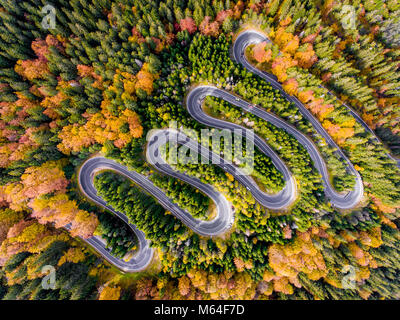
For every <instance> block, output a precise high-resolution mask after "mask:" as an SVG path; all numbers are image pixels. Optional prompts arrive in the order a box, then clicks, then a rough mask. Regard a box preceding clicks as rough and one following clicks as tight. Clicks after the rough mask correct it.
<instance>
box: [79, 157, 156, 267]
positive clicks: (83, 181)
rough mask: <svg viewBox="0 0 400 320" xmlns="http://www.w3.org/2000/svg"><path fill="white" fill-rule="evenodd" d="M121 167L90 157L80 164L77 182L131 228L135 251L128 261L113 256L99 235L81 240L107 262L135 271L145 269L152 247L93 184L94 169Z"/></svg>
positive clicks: (89, 196) (84, 191) (141, 233)
mask: <svg viewBox="0 0 400 320" xmlns="http://www.w3.org/2000/svg"><path fill="white" fill-rule="evenodd" d="M121 167H122V169H124V170H126V168H125V167H123V166H122V165H120V164H118V163H117V162H115V161H113V160H110V159H106V158H103V157H95V158H90V159H89V160H87V161H86V162H85V163H84V164H83V165H82V166H81V168H80V170H79V174H78V182H79V186H80V188H81V190H82V192H83V193H84V194H85V196H86V197H87V198H88V199H90V200H92V201H93V202H95V203H96V204H97V205H99V206H101V207H103V208H105V209H107V210H109V211H111V212H112V213H113V214H114V215H116V216H117V217H118V218H120V219H121V220H122V221H124V222H125V223H126V224H127V225H128V226H129V227H130V228H131V229H132V231H133V233H134V234H135V235H136V237H137V239H138V247H139V248H138V251H137V253H136V254H135V255H134V256H133V257H132V258H131V259H130V260H129V261H124V260H122V259H119V258H116V257H114V256H113V255H112V254H111V252H110V250H108V249H107V248H106V244H105V243H104V240H103V239H102V238H101V237H99V236H93V237H91V238H89V239H83V240H84V241H85V242H87V243H88V244H90V245H91V246H92V247H94V248H95V249H96V250H97V251H98V252H99V253H100V254H101V255H102V256H103V257H104V258H105V259H106V260H107V261H108V262H110V263H111V264H113V265H114V266H116V267H117V268H119V269H121V270H123V271H125V272H136V271H141V270H144V269H146V267H147V266H148V265H149V263H150V262H151V260H152V258H153V254H154V252H153V249H152V248H150V243H149V241H147V239H146V238H145V235H144V233H143V232H142V231H140V230H138V229H137V228H136V227H135V226H134V225H133V224H131V223H129V219H128V217H127V216H126V215H125V214H123V213H121V212H119V211H116V210H114V209H113V208H112V207H111V206H109V205H107V203H106V202H105V201H104V200H103V199H102V198H101V197H99V196H98V195H97V190H96V188H95V187H94V184H93V179H94V175H95V173H96V171H98V170H101V169H110V170H115V171H118V172H119V171H120V170H119V169H120V168H121ZM126 171H128V170H126ZM128 172H131V171H128Z"/></svg>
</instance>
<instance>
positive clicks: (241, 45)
mask: <svg viewBox="0 0 400 320" xmlns="http://www.w3.org/2000/svg"><path fill="white" fill-rule="evenodd" d="M260 42H270V40H269V39H268V37H267V36H265V35H264V34H262V33H260V32H257V31H255V30H247V31H244V32H242V33H241V34H240V35H239V36H238V37H237V39H236V41H235V43H234V46H233V56H234V58H235V60H236V62H238V63H240V64H241V65H243V66H244V67H245V68H246V69H247V70H249V71H250V72H252V73H254V74H256V75H258V76H260V77H261V78H263V79H264V80H266V81H267V82H269V83H270V84H271V86H272V87H273V88H274V89H277V90H279V91H280V92H281V93H282V94H283V96H284V97H285V98H286V99H288V100H289V101H291V102H293V103H294V104H295V105H296V106H297V107H298V108H299V110H300V112H301V113H302V114H303V116H305V117H306V118H307V119H308V120H309V121H310V122H311V123H312V124H313V126H314V128H315V129H317V131H318V133H320V134H321V135H323V136H324V138H325V139H326V140H327V142H328V143H329V144H330V145H332V146H333V145H335V143H334V141H333V140H332V138H331V137H330V136H329V135H328V134H327V133H326V132H325V134H323V133H322V131H324V128H323V127H322V126H321V124H320V123H319V122H318V120H316V119H315V118H314V116H313V115H312V114H311V112H310V111H308V109H306V107H305V106H304V105H303V104H302V103H301V102H300V101H299V100H298V99H297V98H296V97H294V96H291V95H289V94H287V93H286V92H285V91H284V90H283V88H282V85H281V84H280V83H279V82H278V81H277V78H276V77H275V76H274V75H272V74H270V73H268V72H265V71H261V70H259V69H257V68H255V67H254V66H253V65H252V64H251V63H250V62H249V61H248V60H247V59H246V56H245V54H244V53H245V50H246V47H248V46H249V45H252V44H257V43H260ZM320 87H321V88H325V89H326V90H327V91H328V93H329V94H332V93H331V92H330V91H329V90H328V89H327V88H326V87H323V86H320ZM343 105H344V106H345V107H346V108H347V109H348V110H349V112H350V114H351V115H352V116H353V117H354V118H355V119H356V121H357V122H358V123H359V124H361V125H362V126H363V127H364V129H365V130H366V131H368V132H369V133H371V134H372V135H373V138H374V140H376V141H379V142H381V141H380V139H379V138H378V137H377V136H376V135H375V133H374V131H373V130H372V129H371V128H370V127H369V126H368V125H367V124H366V123H365V121H364V120H363V119H362V118H361V117H360V115H359V114H358V113H357V112H355V111H354V110H353V109H352V108H351V107H350V106H348V105H347V104H343ZM318 127H319V128H318ZM320 131H321V132H320ZM387 156H388V157H389V158H390V159H392V160H393V161H396V164H397V167H399V168H400V159H398V158H396V157H394V156H393V155H391V154H390V153H388V154H387Z"/></svg>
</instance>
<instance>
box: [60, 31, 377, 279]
mask: <svg viewBox="0 0 400 320" xmlns="http://www.w3.org/2000/svg"><path fill="white" fill-rule="evenodd" d="M262 41H268V38H267V37H265V36H264V35H263V34H261V33H258V32H256V31H245V32H243V33H241V34H240V35H239V37H238V38H237V40H236V41H235V43H234V47H233V53H234V57H235V60H236V61H237V62H239V63H241V64H242V65H243V66H244V67H245V68H247V69H248V70H249V71H251V72H253V73H255V74H257V75H259V76H260V77H262V78H263V79H265V80H267V81H268V82H269V83H270V84H271V85H272V87H273V88H275V89H278V90H280V92H281V93H282V95H283V96H284V97H285V98H286V99H288V100H289V101H291V102H293V103H294V104H295V105H296V106H297V107H298V108H299V110H300V112H301V113H302V114H303V116H305V117H306V118H307V119H308V120H309V121H310V122H311V123H312V125H313V126H314V128H315V129H316V131H317V132H318V133H319V134H321V135H322V136H323V137H324V138H325V140H326V141H327V143H329V144H330V145H331V146H332V147H334V148H335V149H336V150H337V152H338V153H339V154H340V155H341V156H342V157H343V159H345V161H346V162H347V164H348V168H349V171H350V172H351V173H353V174H354V175H355V177H356V185H355V188H354V190H353V191H350V192H348V193H347V194H339V193H337V192H336V191H335V190H334V189H333V187H332V186H331V185H330V183H329V175H328V171H327V168H326V164H325V162H324V161H323V159H322V157H321V155H320V154H319V152H318V150H317V148H316V146H315V145H314V143H313V142H312V141H311V140H310V139H309V138H308V137H307V136H305V135H304V134H302V133H301V132H300V131H298V130H297V129H296V128H295V127H293V126H292V125H290V124H288V123H286V122H285V121H283V120H282V119H280V118H278V117H276V116H274V115H272V114H270V113H268V112H266V111H265V110H262V109H260V108H258V107H256V106H253V105H250V104H249V103H248V102H246V101H244V100H243V99H239V98H237V97H235V96H234V95H232V94H230V93H228V92H226V91H224V90H221V89H218V88H216V87H212V86H199V87H197V88H195V89H193V90H192V91H191V92H190V93H189V94H188V96H187V99H186V104H187V108H188V111H189V113H190V114H191V116H192V117H193V118H194V119H196V120H197V121H199V122H200V123H203V124H205V125H207V126H211V127H215V128H219V129H229V130H231V131H233V130H235V133H237V132H241V135H242V136H244V137H247V136H249V130H248V129H246V128H244V127H242V126H239V125H237V124H234V123H230V122H226V121H222V120H219V119H215V118H213V117H210V116H208V115H207V114H206V113H205V112H204V111H203V109H202V102H203V100H204V98H205V97H206V96H208V95H210V96H215V97H218V98H221V99H224V100H226V101H227V102H229V103H231V104H233V105H236V106H237V107H240V108H242V109H243V110H245V111H247V112H250V113H252V114H254V115H255V116H257V117H260V118H262V119H264V120H265V121H269V122H271V123H272V124H273V125H275V126H277V127H279V128H281V129H284V130H285V131H287V132H288V133H289V134H291V135H293V136H294V137H295V138H296V139H297V140H298V141H299V142H300V143H301V144H302V145H303V146H304V148H305V149H306V150H307V151H308V152H309V154H310V157H311V159H312V160H313V161H314V164H315V166H316V168H317V170H318V171H319V172H320V174H321V176H322V179H323V184H324V187H325V193H326V195H327V197H328V198H329V199H330V201H331V203H332V204H333V205H334V206H336V207H337V208H339V209H349V208H352V207H354V206H356V205H357V204H358V202H359V201H360V200H361V198H362V196H363V192H364V190H363V184H362V180H361V177H360V175H359V173H358V172H357V171H356V170H355V169H354V167H353V165H352V164H351V162H350V161H349V160H348V159H347V157H346V156H345V155H344V153H343V152H342V151H341V149H340V148H339V147H338V146H337V145H336V143H335V142H334V141H333V139H332V138H331V137H330V136H329V134H328V133H327V132H326V131H325V129H324V128H323V127H322V126H321V124H320V123H319V122H318V121H317V120H316V119H315V118H314V116H313V115H312V114H311V113H310V112H309V111H308V110H307V109H306V108H305V107H304V105H303V104H302V103H301V102H300V101H299V100H297V99H296V98H295V97H292V96H290V95H288V94H287V93H286V92H285V91H284V90H283V89H282V86H281V85H280V84H279V83H278V82H277V81H276V79H275V78H274V76H273V75H270V74H268V73H266V72H263V71H261V70H259V69H256V68H255V67H253V66H252V65H251V64H250V63H249V62H248V61H247V59H246V58H245V56H244V52H245V51H244V50H245V49H246V47H247V46H249V45H251V44H255V43H258V42H262ZM350 110H351V109H350ZM351 111H352V110H351ZM353 112H354V111H353ZM352 114H353V113H352ZM356 119H357V121H359V119H360V117H359V116H358V115H357V116H356ZM364 124H365V123H364ZM363 126H364V125H363ZM365 126H366V124H365ZM367 128H368V126H367ZM368 131H370V132H371V131H372V130H371V129H369V128H368ZM148 141H149V143H148V145H147V149H146V158H147V160H148V162H149V163H150V164H152V165H153V166H154V167H155V168H156V169H157V170H159V171H161V172H163V173H165V174H167V175H170V176H173V177H175V178H178V179H180V180H182V181H185V182H187V183H189V184H191V185H192V186H194V187H195V188H197V189H199V190H201V191H202V192H204V193H205V194H206V195H208V196H209V197H210V198H211V199H212V200H213V201H214V202H215V204H216V207H217V215H216V217H215V218H214V219H213V220H210V221H203V220H199V219H195V218H193V217H192V216H191V215H190V214H189V213H188V212H186V211H185V210H182V209H181V208H180V207H178V206H177V205H176V204H174V203H173V202H172V201H171V199H169V198H168V197H167V196H166V195H165V193H164V192H163V191H162V190H161V189H160V188H158V187H156V186H155V185H154V184H153V183H152V182H151V181H150V180H149V179H148V178H147V177H145V176H143V175H141V174H139V173H137V172H135V171H130V170H128V169H127V168H126V167H124V166H123V165H121V164H119V163H117V162H115V161H113V160H110V159H106V158H104V157H94V158H91V159H89V160H87V161H86V162H85V163H84V164H83V165H82V167H81V169H80V171H79V176H78V180H79V185H80V187H81V189H82V191H83V193H84V194H85V195H86V197H87V198H89V199H91V200H92V201H94V202H95V203H96V204H98V205H100V206H102V207H103V208H105V209H107V210H110V211H111V212H112V213H113V214H115V215H116V216H117V217H119V218H120V219H121V220H123V221H124V222H125V223H127V224H128V225H129V226H130V228H131V229H132V231H133V232H134V233H135V234H136V236H137V238H138V241H139V250H138V252H137V253H136V254H135V255H134V256H133V257H132V258H131V259H130V260H129V261H123V260H122V259H118V258H115V257H114V256H113V255H112V254H111V253H110V250H108V249H106V244H105V242H104V240H103V239H101V238H100V237H98V236H93V237H91V238H89V239H83V240H84V241H85V242H87V243H88V244H90V245H91V246H92V247H94V248H95V249H96V250H97V251H98V252H99V253H100V254H101V255H102V256H103V257H104V258H105V259H106V260H107V261H109V262H110V263H111V264H113V265H115V266H116V267H118V268H119V269H121V270H123V271H125V272H136V271H141V270H143V269H145V268H146V267H147V266H148V265H149V263H150V262H151V260H152V257H153V254H154V251H153V249H152V248H151V247H150V242H149V241H148V240H147V239H146V238H145V235H144V233H143V232H141V231H140V230H138V229H137V228H136V227H135V226H134V225H132V224H130V223H129V220H128V218H127V217H126V215H125V214H123V213H121V212H118V211H116V210H114V209H113V208H112V207H111V206H109V205H107V203H106V202H105V201H104V200H103V199H102V198H101V197H99V196H98V195H97V190H96V189H95V187H94V185H93V179H94V174H95V173H96V171H98V170H102V169H109V170H113V171H116V172H118V173H119V174H122V175H124V176H125V177H127V178H128V179H130V180H132V181H133V182H135V183H136V184H138V185H139V186H140V187H141V188H143V189H144V190H145V191H146V192H148V193H149V194H151V195H152V196H154V197H155V198H156V199H157V200H158V202H159V203H160V204H161V205H162V206H163V207H164V208H166V209H167V210H169V211H170V212H171V213H172V214H174V216H176V217H177V218H178V219H180V220H181V221H182V222H183V223H184V224H185V225H187V226H188V227H189V228H191V229H192V230H193V231H194V232H196V233H198V234H200V235H204V236H215V235H218V234H221V233H223V232H225V231H227V230H228V229H229V228H230V227H231V226H232V224H233V222H234V216H233V212H232V210H231V208H230V204H229V203H228V201H227V200H226V198H225V197H223V196H222V195H221V194H220V193H219V192H217V191H216V190H215V189H214V188H213V187H212V186H210V185H208V184H204V183H202V182H201V181H200V180H199V179H197V178H194V177H190V176H188V175H185V174H183V173H180V172H177V171H175V170H174V169H172V168H171V167H170V165H169V164H167V163H166V162H165V161H164V159H163V158H162V156H161V151H160V147H161V146H162V145H165V144H166V143H167V142H168V141H176V142H177V143H179V144H182V145H184V146H186V147H187V148H189V149H192V150H194V151H196V152H197V153H200V154H201V155H202V157H207V158H208V159H211V161H212V163H215V164H217V165H218V166H220V167H221V168H222V169H223V170H225V171H227V172H229V173H231V174H232V175H233V176H234V177H235V178H236V179H237V180H238V181H239V182H240V183H241V184H243V185H244V186H246V188H247V189H248V190H249V191H250V192H251V193H252V195H253V196H254V198H255V199H256V200H257V201H258V202H260V203H261V204H262V205H264V206H266V207H268V208H270V209H283V208H285V207H287V206H289V205H290V204H291V203H293V201H294V200H295V197H296V183H295V181H294V178H293V176H292V174H291V173H290V171H289V170H288V168H287V167H286V165H285V164H284V163H283V162H282V160H281V159H280V158H279V157H278V155H277V154H276V153H275V152H274V151H273V150H272V149H271V148H270V147H269V146H268V145H267V144H266V143H265V141H264V140H263V139H261V138H260V137H259V136H257V135H254V143H255V145H256V146H257V147H258V148H259V149H260V150H261V151H262V152H263V153H265V154H266V155H268V156H269V157H270V158H271V160H272V162H273V164H274V165H275V167H276V168H277V169H278V170H279V171H280V172H281V173H282V174H283V177H284V180H285V183H286V184H285V187H284V188H283V189H282V190H281V191H280V192H279V193H277V194H274V195H270V194H266V193H264V192H262V191H261V190H260V189H259V187H258V186H257V184H256V183H255V182H254V180H253V179H251V178H250V177H249V176H247V175H246V174H243V172H242V171H241V169H240V168H238V167H236V166H234V165H232V163H230V162H228V161H225V160H224V159H223V158H221V157H220V156H219V155H216V154H214V153H212V152H211V151H210V150H209V149H208V148H205V147H203V146H201V145H200V144H198V143H197V142H196V141H194V140H192V139H190V138H188V137H187V136H186V135H185V134H183V133H181V132H178V131H176V130H171V129H166V130H155V131H153V132H152V134H151V136H150V139H149V140H148ZM66 228H67V229H68V228H69V227H68V226H67V227H66Z"/></svg>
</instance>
